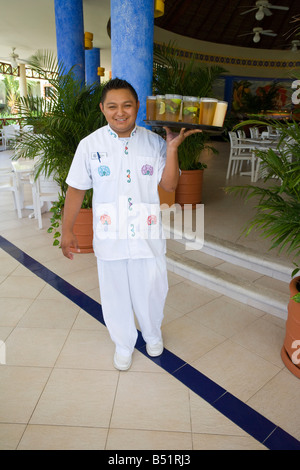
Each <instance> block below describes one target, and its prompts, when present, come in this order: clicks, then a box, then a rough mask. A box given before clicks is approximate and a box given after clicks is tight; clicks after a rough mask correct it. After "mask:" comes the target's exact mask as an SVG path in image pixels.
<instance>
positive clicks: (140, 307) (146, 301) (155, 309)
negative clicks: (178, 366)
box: [98, 256, 168, 356]
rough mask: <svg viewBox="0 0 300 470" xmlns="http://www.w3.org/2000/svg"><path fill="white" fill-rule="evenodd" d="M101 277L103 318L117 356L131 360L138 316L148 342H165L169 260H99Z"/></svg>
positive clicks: (161, 258) (157, 258)
mask: <svg viewBox="0 0 300 470" xmlns="http://www.w3.org/2000/svg"><path fill="white" fill-rule="evenodd" d="M98 274H99V285H100V295H101V304H102V311H103V317H104V321H105V324H106V326H107V329H108V331H109V334H110V336H111V339H112V341H113V342H114V343H115V345H116V351H117V353H118V354H121V355H123V356H129V355H131V354H132V352H133V350H134V346H135V343H136V340H137V330H136V325H135V320H134V313H135V315H136V318H137V320H138V323H139V326H140V329H141V332H142V335H143V338H144V340H145V342H146V343H150V344H156V343H157V342H158V341H159V340H161V323H162V320H163V310H164V305H165V300H166V296H167V292H168V280H167V269H166V261H165V257H164V256H161V257H156V258H147V259H126V260H116V261H103V260H98Z"/></svg>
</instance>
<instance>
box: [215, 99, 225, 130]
mask: <svg viewBox="0 0 300 470" xmlns="http://www.w3.org/2000/svg"><path fill="white" fill-rule="evenodd" d="M227 107H228V103H227V101H218V103H217V107H216V111H215V117H214V120H213V123H212V125H213V126H217V127H223V124H224V120H225V116H226V111H227Z"/></svg>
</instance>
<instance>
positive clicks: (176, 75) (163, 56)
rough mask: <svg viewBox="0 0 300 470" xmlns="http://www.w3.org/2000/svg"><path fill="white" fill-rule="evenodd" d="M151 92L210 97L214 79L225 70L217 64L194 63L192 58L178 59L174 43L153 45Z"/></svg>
mask: <svg viewBox="0 0 300 470" xmlns="http://www.w3.org/2000/svg"><path fill="white" fill-rule="evenodd" d="M154 65H155V66H154V73H153V92H154V94H157V95H158V94H159V95H164V94H166V93H176V94H179V95H183V96H197V97H199V98H201V97H204V96H205V97H212V94H213V91H212V86H213V83H214V81H215V80H216V79H217V78H219V77H220V75H221V74H222V73H225V72H226V70H225V69H224V68H223V67H220V66H218V65H212V66H210V67H207V66H205V65H200V64H196V62H195V60H194V58H193V57H192V59H191V60H190V61H189V62H188V64H186V63H184V62H183V61H182V60H180V58H179V56H178V53H177V51H176V48H175V45H174V43H169V44H168V45H166V44H163V45H157V44H156V45H155V46H154Z"/></svg>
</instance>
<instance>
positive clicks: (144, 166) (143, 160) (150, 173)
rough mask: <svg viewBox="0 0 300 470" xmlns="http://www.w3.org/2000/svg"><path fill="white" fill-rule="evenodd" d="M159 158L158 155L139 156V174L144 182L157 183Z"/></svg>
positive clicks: (139, 177)
mask: <svg viewBox="0 0 300 470" xmlns="http://www.w3.org/2000/svg"><path fill="white" fill-rule="evenodd" d="M157 162H158V160H157V158H156V157H145V156H139V157H137V169H136V171H137V176H138V179H139V180H140V181H142V182H143V183H144V184H147V185H148V184H151V183H155V184H157V177H158V176H157V173H158V164H157Z"/></svg>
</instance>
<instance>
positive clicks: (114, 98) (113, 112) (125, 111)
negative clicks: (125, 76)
mask: <svg viewBox="0 0 300 470" xmlns="http://www.w3.org/2000/svg"><path fill="white" fill-rule="evenodd" d="M139 106H140V104H139V102H136V100H135V98H134V96H133V94H132V93H131V91H130V90H128V89H127V88H121V89H119V90H110V91H108V92H107V95H106V97H105V101H104V103H103V104H102V103H100V109H101V111H102V112H103V114H104V116H105V118H106V120H107V122H108V124H109V125H110V127H111V128H112V130H113V131H115V132H116V134H118V136H119V137H129V136H130V134H131V132H132V131H133V129H134V126H135V121H136V116H137V113H138V110H139Z"/></svg>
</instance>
